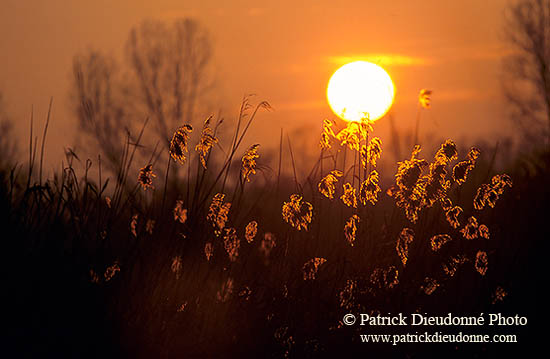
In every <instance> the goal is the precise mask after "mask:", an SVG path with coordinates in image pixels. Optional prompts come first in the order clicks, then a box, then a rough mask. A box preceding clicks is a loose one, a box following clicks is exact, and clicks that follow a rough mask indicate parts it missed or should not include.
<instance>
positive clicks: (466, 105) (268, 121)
mask: <svg viewBox="0 0 550 359" xmlns="http://www.w3.org/2000/svg"><path fill="white" fill-rule="evenodd" d="M506 4H507V1H505V0H484V1H479V0H462V1H450V0H449V1H441V0H423V1H410V0H391V1H388V0H383V1H377V0H372V1H340V2H335V1H333V0H331V1H326V0H318V1H297V0H294V1H287V0H279V1H270V2H261V1H258V0H255V1H249V0H237V1H219V0H218V1H215V0H202V1H181V0H157V1H143V0H132V1H129V0H121V1H112V0H109V1H108V0H94V1H71V0H50V1H43V0H24V1H21V0H3V1H2V6H1V9H2V10H1V12H0V34H1V37H0V54H1V56H0V91H1V92H2V93H3V94H4V99H5V101H6V103H7V105H8V108H7V110H8V112H9V113H10V114H11V115H12V118H13V119H15V120H16V121H17V125H16V126H17V131H18V134H20V135H22V136H26V135H27V133H28V119H29V113H30V108H31V105H34V108H35V118H36V119H37V125H39V126H41V125H42V124H43V121H44V118H45V114H46V111H47V104H48V101H49V97H50V96H54V118H53V120H52V123H51V127H50V137H49V138H48V141H49V142H48V143H47V147H46V148H47V150H48V153H49V155H50V157H52V156H53V157H55V156H58V157H57V158H60V157H59V156H60V154H61V153H62V149H63V147H64V146H67V145H72V140H70V137H69V136H70V134H72V133H73V132H74V129H75V125H74V119H73V117H72V115H71V113H70V111H68V100H67V97H68V96H67V95H68V90H69V87H68V85H69V81H70V78H71V62H72V57H73V56H74V55H75V54H76V53H78V52H81V51H84V50H86V49H89V48H97V49H101V50H104V51H106V52H108V53H109V52H110V53H113V54H114V55H115V56H119V55H120V49H121V48H122V47H123V45H124V42H125V40H126V37H127V34H128V31H129V30H130V28H131V27H132V26H133V25H136V24H138V23H139V22H140V21H141V20H143V19H146V18H157V19H166V20H170V19H174V18H177V17H182V16H192V17H195V18H197V19H198V20H199V21H200V22H201V23H202V24H203V25H205V26H206V28H207V29H208V30H209V31H210V34H211V36H212V39H213V42H214V53H215V55H214V59H213V65H214V67H215V72H216V74H217V75H216V79H217V84H218V93H219V94H220V95H219V96H220V97H219V98H221V99H223V102H220V104H222V105H223V107H224V109H225V113H226V115H233V114H235V113H236V111H237V109H238V106H239V104H240V99H241V98H242V96H243V94H245V93H255V94H258V99H265V100H268V101H269V102H270V103H271V104H272V106H273V107H274V108H275V110H276V111H274V112H272V113H269V114H262V115H261V116H260V117H259V120H260V121H261V123H260V122H259V123H257V124H255V127H254V129H253V132H252V133H251V136H256V137H255V138H259V141H260V142H262V143H263V144H265V145H270V144H276V143H278V133H279V130H280V128H281V127H284V128H285V129H288V130H289V131H290V130H292V129H293V128H297V127H300V128H302V132H305V133H307V131H309V130H311V131H314V132H315V133H318V132H319V131H320V126H321V121H322V119H323V118H325V117H327V116H330V117H335V116H334V115H332V114H331V112H330V108H329V107H328V105H327V103H326V100H325V90H326V84H327V81H328V79H329V77H330V75H331V73H332V72H333V71H335V70H336V69H337V68H338V66H339V65H341V64H343V63H344V61H346V60H354V59H358V58H373V57H374V58H377V59H379V60H380V62H381V65H382V66H384V67H385V68H386V69H387V70H388V72H389V73H390V75H391V76H392V77H393V79H394V83H395V85H396V91H397V97H396V103H395V104H394V107H393V109H392V111H393V113H394V115H395V119H396V123H397V125H398V127H399V128H400V129H406V128H411V127H412V124H413V123H414V119H415V116H416V111H417V104H416V101H417V94H418V91H419V90H420V89H421V88H428V89H431V90H433V96H432V108H431V109H430V110H429V111H426V112H425V113H424V114H423V133H430V132H435V133H437V134H439V136H443V137H452V138H453V139H455V140H457V141H458V140H461V139H462V138H465V137H469V138H474V137H478V136H483V137H485V138H488V139H490V140H491V141H496V140H497V139H498V138H500V137H502V136H503V135H506V134H509V133H511V126H510V124H509V121H508V120H507V119H506V113H507V111H506V107H505V104H504V101H503V99H502V95H501V92H500V74H501V70H500V64H501V60H502V57H503V55H505V54H506V45H505V44H504V43H503V42H502V41H501V37H502V36H501V34H502V19H503V14H504V9H505V6H506ZM376 129H377V131H380V132H381V133H383V132H384V131H386V130H387V121H386V122H384V119H382V120H380V121H379V122H377V124H376ZM266 133H268V134H272V133H275V134H277V135H276V136H265V134H266ZM295 136H297V135H295ZM22 141H23V143H22V144H25V143H26V141H27V138H26V137H23V138H22ZM254 141H257V140H254ZM472 141H473V139H472ZM22 147H23V146H22Z"/></svg>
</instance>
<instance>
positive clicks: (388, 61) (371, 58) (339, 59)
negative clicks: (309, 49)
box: [327, 54, 433, 66]
mask: <svg viewBox="0 0 550 359" xmlns="http://www.w3.org/2000/svg"><path fill="white" fill-rule="evenodd" d="M327 59H328V61H329V62H330V63H333V64H338V65H344V64H347V63H349V62H353V61H368V62H372V63H375V64H378V65H382V66H384V65H385V66H426V65H431V64H433V61H431V60H429V59H426V58H421V57H415V56H407V55H399V54H362V55H350V56H329V57H328V58H327Z"/></svg>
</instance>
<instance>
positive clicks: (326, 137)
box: [319, 119, 335, 150]
mask: <svg viewBox="0 0 550 359" xmlns="http://www.w3.org/2000/svg"><path fill="white" fill-rule="evenodd" d="M334 137H335V136H334V131H333V130H332V122H331V121H330V120H328V119H325V120H324V121H323V132H322V133H321V141H320V142H319V147H321V149H322V150H328V149H330V148H331V144H330V140H331V139H332V138H334Z"/></svg>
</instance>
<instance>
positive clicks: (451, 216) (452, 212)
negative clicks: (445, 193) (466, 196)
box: [445, 206, 462, 228]
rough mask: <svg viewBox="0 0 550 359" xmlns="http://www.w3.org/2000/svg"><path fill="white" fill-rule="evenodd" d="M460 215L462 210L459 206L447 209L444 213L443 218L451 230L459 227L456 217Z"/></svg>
mask: <svg viewBox="0 0 550 359" xmlns="http://www.w3.org/2000/svg"><path fill="white" fill-rule="evenodd" d="M461 213H462V208H460V207H459V206H454V207H453V208H451V209H449V210H448V211H446V212H445V218H446V219H447V222H449V224H450V225H451V227H453V228H458V227H460V222H459V220H458V217H459V216H460V214H461Z"/></svg>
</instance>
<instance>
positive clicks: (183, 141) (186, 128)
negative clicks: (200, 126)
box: [170, 125, 193, 165]
mask: <svg viewBox="0 0 550 359" xmlns="http://www.w3.org/2000/svg"><path fill="white" fill-rule="evenodd" d="M192 131H193V126H191V125H183V126H181V127H180V128H178V129H177V130H176V132H174V136H172V141H170V155H171V156H172V158H173V159H174V161H176V162H179V163H181V164H182V165H183V164H184V163H185V160H186V157H185V154H186V153H187V143H188V142H189V134H190V133H191V132H192Z"/></svg>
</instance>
